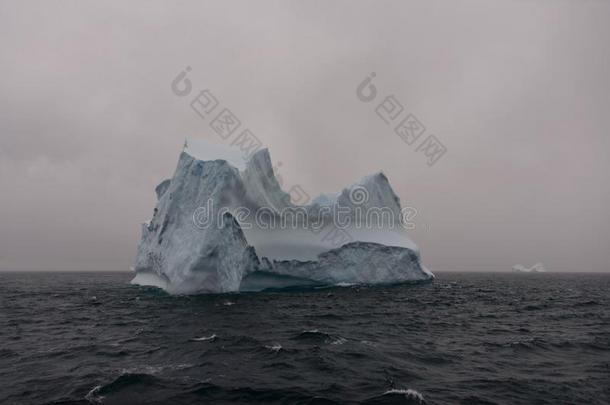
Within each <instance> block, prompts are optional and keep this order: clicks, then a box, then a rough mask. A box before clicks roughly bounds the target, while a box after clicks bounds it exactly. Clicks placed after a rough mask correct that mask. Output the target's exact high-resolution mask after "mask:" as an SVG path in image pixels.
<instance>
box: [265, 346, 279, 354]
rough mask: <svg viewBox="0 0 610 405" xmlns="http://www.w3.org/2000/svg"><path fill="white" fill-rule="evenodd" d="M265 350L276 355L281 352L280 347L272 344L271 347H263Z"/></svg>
mask: <svg viewBox="0 0 610 405" xmlns="http://www.w3.org/2000/svg"><path fill="white" fill-rule="evenodd" d="M265 348H266V349H269V350H271V351H272V352H276V353H278V352H279V351H280V350H282V345H280V344H274V345H273V346H265Z"/></svg>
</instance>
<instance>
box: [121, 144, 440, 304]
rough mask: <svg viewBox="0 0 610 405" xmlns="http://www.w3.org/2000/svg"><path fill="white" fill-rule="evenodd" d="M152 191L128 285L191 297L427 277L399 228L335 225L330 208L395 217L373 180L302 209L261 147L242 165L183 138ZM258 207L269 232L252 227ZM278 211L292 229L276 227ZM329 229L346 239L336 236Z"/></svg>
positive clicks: (393, 205)
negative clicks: (170, 171)
mask: <svg viewBox="0 0 610 405" xmlns="http://www.w3.org/2000/svg"><path fill="white" fill-rule="evenodd" d="M200 158H203V159H205V160H201V159H200ZM155 191H156V194H157V199H158V201H157V204H156V207H155V208H154V211H153V217H152V219H151V220H150V222H149V223H147V224H144V225H143V226H142V237H141V240H140V243H139V245H138V251H137V256H136V260H135V266H134V267H135V272H136V276H135V278H134V279H133V281H132V283H134V284H141V285H154V286H157V287H160V288H163V289H165V290H166V291H168V292H170V293H180V294H191V293H222V292H231V291H240V290H242V291H246V290H247V291H252V290H262V289H265V288H271V287H280V288H281V287H288V286H301V285H319V284H336V283H370V284H375V283H395V282H405V281H424V280H430V279H432V278H433V277H434V276H433V275H432V273H430V272H429V271H427V270H426V269H425V268H424V267H423V266H422V265H421V264H420V258H419V252H418V250H417V247H416V246H415V245H414V244H413V243H412V242H411V241H410V240H409V239H408V237H407V236H406V233H405V231H404V229H402V228H399V227H398V228H397V227H391V226H389V224H387V223H385V222H387V221H385V222H384V221H382V222H383V224H382V225H381V226H378V227H376V228H374V229H367V228H366V227H360V226H357V224H355V223H354V222H353V221H352V223H350V224H349V225H348V226H346V227H341V229H336V228H334V226H335V225H334V223H333V217H332V215H331V214H329V211H330V208H331V207H333V206H335V207H339V206H340V207H348V208H350V207H351V208H354V207H359V208H361V209H363V210H367V209H373V210H375V209H379V207H385V208H384V209H386V210H390V211H392V212H394V213H395V214H396V215H397V216H396V217H395V218H398V217H399V216H400V210H401V208H400V201H399V199H398V197H397V196H396V195H395V194H394V192H393V190H392V188H391V187H390V184H389V182H388V180H387V178H386V177H385V176H384V175H383V174H381V173H379V174H375V175H372V176H368V177H365V178H364V179H362V180H361V181H360V182H358V183H355V184H354V185H352V186H350V187H348V188H346V189H344V190H343V191H342V192H340V193H335V194H326V195H323V196H320V197H318V198H317V199H315V200H314V202H313V203H312V204H311V205H307V206H295V205H294V204H292V203H291V202H290V196H289V195H288V194H287V193H286V192H284V191H283V190H282V189H281V187H280V184H279V183H278V181H277V179H276V177H275V175H274V173H273V168H272V165H271V158H270V156H269V152H268V151H267V150H266V149H263V150H260V151H258V152H257V153H255V154H254V155H253V156H252V157H251V158H250V159H248V160H247V161H244V160H243V159H242V157H241V156H239V155H238V154H235V153H234V151H232V150H225V149H222V148H221V147H219V146H218V145H208V144H206V143H204V142H202V141H189V143H188V147H186V148H185V150H184V152H183V153H182V154H181V155H180V159H179V161H178V165H177V168H176V171H175V173H174V175H173V177H172V178H171V179H169V180H165V181H163V182H162V183H160V184H159V185H158V186H157V187H156V189H155ZM358 193H360V195H358ZM262 209H264V211H265V214H266V216H265V218H267V219H268V220H270V219H272V220H273V221H275V222H273V223H274V224H275V225H276V226H274V227H270V226H268V225H269V223H266V224H264V226H261V225H260V224H259V223H258V221H253V220H252V219H253V217H254V216H255V215H254V212H258V211H261V210H262ZM244 210H249V211H250V213H251V214H252V215H251V216H250V217H249V219H248V220H244V219H243V218H242V217H243V215H242V214H243V213H244ZM286 211H290V212H291V213H292V214H291V216H290V217H289V218H288V220H289V221H291V222H288V221H286V223H282V221H283V220H285V219H286V214H285V212H286ZM295 212H296V213H300V214H303V215H304V216H299V215H300V214H299V215H294V213H295ZM347 215H348V216H350V217H353V214H352V213H349V214H347ZM376 218H378V217H376ZM238 219H239V221H238ZM352 219H353V218H352ZM240 221H243V222H240ZM278 223H282V224H283V225H284V226H277V224H278ZM314 223H315V225H317V226H314ZM327 232H328V233H327ZM333 232H334V233H335V234H337V233H342V234H344V236H345V235H347V237H344V238H343V239H341V238H339V239H337V238H336V237H334V236H333V235H334V234H333ZM329 235H330V236H329Z"/></svg>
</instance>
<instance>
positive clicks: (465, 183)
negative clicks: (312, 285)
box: [0, 0, 610, 271]
mask: <svg viewBox="0 0 610 405" xmlns="http://www.w3.org/2000/svg"><path fill="white" fill-rule="evenodd" d="M187 66H190V67H191V68H192V70H191V72H190V73H189V78H190V80H191V81H192V85H193V88H194V90H193V91H195V90H197V91H199V90H203V89H206V88H207V89H209V90H211V91H212V93H213V94H214V95H215V96H216V97H217V98H218V99H219V101H220V103H221V104H222V105H223V106H225V107H227V108H230V109H231V111H233V113H234V114H235V115H236V116H237V117H238V118H239V119H240V120H241V121H242V124H243V125H244V127H247V128H249V129H250V130H251V131H252V132H253V133H254V134H255V135H256V136H257V137H258V138H260V139H261V141H262V142H263V143H264V144H265V146H267V147H268V148H269V149H270V151H271V156H272V160H273V161H274V163H275V164H276V167H277V171H278V172H279V174H280V176H281V178H282V181H283V184H284V185H285V186H292V185H296V184H298V185H301V186H302V187H303V189H304V190H306V191H307V192H308V193H309V194H311V195H312V197H313V196H314V195H316V194H318V193H320V192H327V191H336V190H340V189H342V188H343V187H345V186H346V185H348V184H350V183H352V182H354V181H356V180H358V179H359V178H360V177H361V176H363V175H366V174H369V173H372V172H376V171H379V170H383V171H384V173H386V175H387V176H388V178H389V180H390V182H391V184H392V186H393V187H394V189H395V190H396V192H397V194H398V195H399V196H400V198H401V201H402V204H403V206H405V205H409V206H412V207H415V208H417V210H418V215H417V217H416V218H415V222H416V224H417V229H416V230H415V231H413V232H412V237H413V239H414V241H415V242H416V243H417V244H418V245H419V246H420V248H421V251H422V258H423V261H424V263H425V264H426V265H427V267H429V268H430V269H431V270H433V271H438V270H461V271H463V270H476V271H506V270H510V268H511V267H512V266H513V265H515V264H523V265H526V266H531V265H533V264H534V263H536V262H542V263H544V264H545V266H546V267H547V269H549V270H552V271H608V270H610V268H609V264H610V249H609V241H610V226H609V225H610V221H609V220H610V213H609V207H610V182H609V172H610V171H609V169H610V159H609V158H608V152H609V151H610V141H609V135H610V2H608V1H603V0H600V1H591V0H589V1H588V0H574V1H558V0H553V1H551V0H548V1H543V0H539V1H518V0H513V1H493V2H491V1H487V0H481V1H453V0H446V1H430V0H423V1H395V2H391V1H383V2H380V1H327V0H326V1H300V2H295V1H259V2H252V1H216V2H200V1H196V2H186V1H181V2H170V1H164V2H159V1H143V2H135V1H129V2H125V1H114V2H93V1H82V2H81V1H52V2H48V1H44V2H43V1H40V2H29V1H0V111H1V116H0V190H1V191H0V193H1V194H0V195H1V198H0V269H3V270H20V269H24V270H25V269H32V270H36V269H47V270H79V269H81V270H127V269H129V266H131V265H132V261H133V258H134V256H135V251H136V245H137V242H138V239H139V233H140V223H141V222H144V221H146V220H148V219H149V218H150V216H151V214H152V209H153V207H154V203H155V196H154V187H155V186H156V185H157V184H158V183H159V182H160V181H161V180H163V179H165V178H167V177H170V176H171V174H172V173H173V171H174V169H175V165H176V162H177V158H178V154H179V152H180V150H181V147H182V145H183V142H184V139H185V138H186V137H199V138H205V139H209V140H210V141H214V142H222V140H221V139H220V138H219V137H218V136H217V135H216V134H215V133H213V132H212V131H211V130H210V127H209V120H203V119H201V118H200V117H199V116H198V115H197V114H195V113H194V112H193V110H192V109H191V108H190V107H189V98H188V97H186V98H180V97H177V96H176V95H174V94H173V93H172V91H171V87H170V84H171V82H172V80H173V79H174V77H176V75H177V74H179V73H180V72H181V71H182V70H183V69H185V68H186V67H187ZM371 72H375V74H376V77H375V79H374V81H373V83H374V85H375V87H376V88H377V90H378V96H377V99H376V100H374V101H373V102H371V103H364V102H362V101H360V100H359V99H358V98H357V97H356V88H357V86H358V85H359V84H360V82H361V81H362V80H363V79H364V78H365V77H366V76H367V75H369V74H370V73H371ZM389 95H394V96H395V98H396V99H397V100H398V101H399V102H400V103H401V104H402V105H403V106H404V112H405V114H406V113H412V114H414V115H415V116H416V117H417V118H418V119H419V120H420V121H421V122H422V123H423V124H424V125H425V127H426V131H427V132H426V135H428V134H434V135H435V136H436V137H437V138H438V139H439V140H440V141H441V142H442V143H443V144H444V145H445V146H446V148H447V153H446V154H445V155H444V156H443V157H442V158H441V159H440V160H439V161H438V162H437V163H436V164H435V165H433V166H432V167H430V166H428V165H427V163H426V157H425V156H424V154H423V153H422V152H421V151H416V147H417V145H415V146H410V145H407V144H406V143H405V142H403V141H402V140H401V139H400V138H399V137H398V136H397V135H396V134H395V133H394V132H393V130H392V127H391V126H389V125H387V124H386V123H384V122H383V121H382V120H381V119H380V118H379V117H378V116H377V115H376V113H375V107H376V105H378V104H379V102H380V101H382V100H383V98H384V97H386V96H389ZM422 139H423V138H422Z"/></svg>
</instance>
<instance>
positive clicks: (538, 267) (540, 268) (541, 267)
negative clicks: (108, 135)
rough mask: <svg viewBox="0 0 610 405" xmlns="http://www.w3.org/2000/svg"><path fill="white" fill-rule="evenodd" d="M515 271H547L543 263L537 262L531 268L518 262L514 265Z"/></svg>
mask: <svg viewBox="0 0 610 405" xmlns="http://www.w3.org/2000/svg"><path fill="white" fill-rule="evenodd" d="M513 271H515V272H517V273H546V269H545V268H544V265H543V264H542V263H536V264H534V265H533V266H532V267H530V268H527V267H525V266H523V265H521V264H517V265H515V266H513Z"/></svg>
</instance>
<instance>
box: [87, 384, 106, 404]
mask: <svg viewBox="0 0 610 405" xmlns="http://www.w3.org/2000/svg"><path fill="white" fill-rule="evenodd" d="M101 389H102V386H101V385H96V386H95V387H93V388H92V389H91V391H89V392H88V393H87V395H85V399H86V400H87V401H89V402H91V403H101V402H102V400H103V399H104V397H103V396H101V395H99V392H100V390H101Z"/></svg>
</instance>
